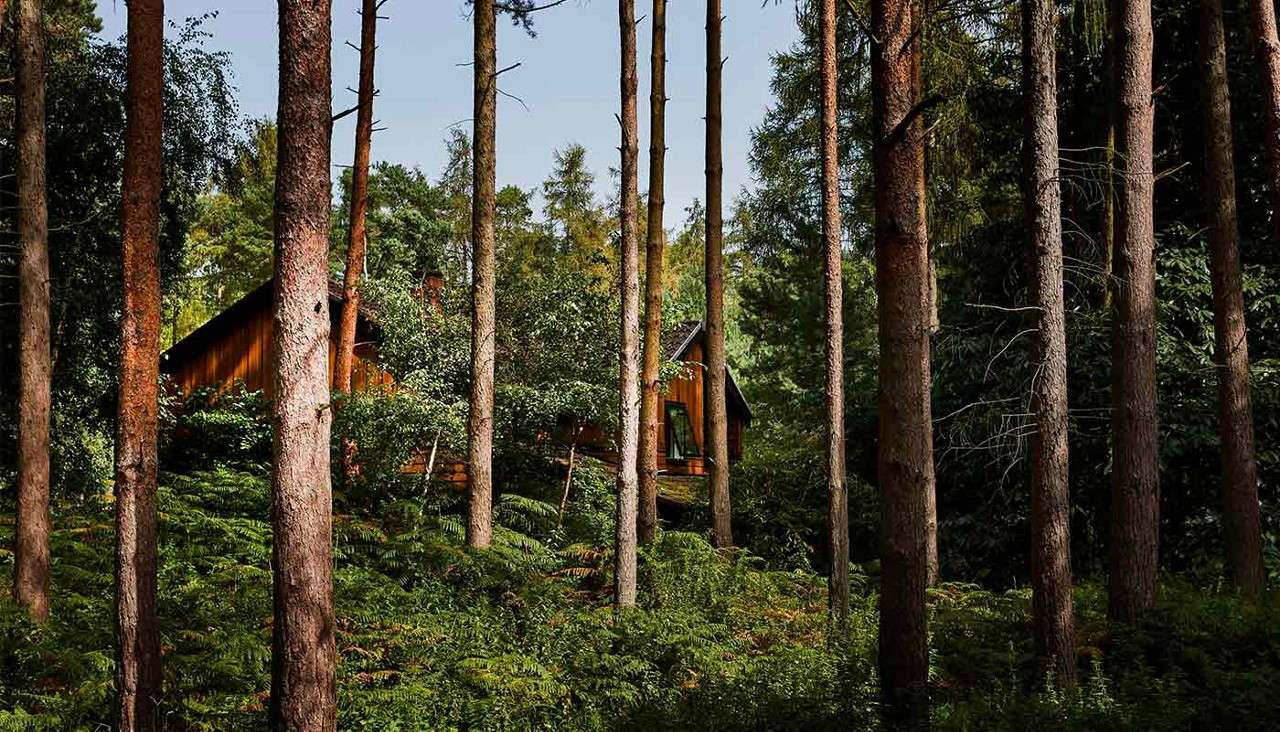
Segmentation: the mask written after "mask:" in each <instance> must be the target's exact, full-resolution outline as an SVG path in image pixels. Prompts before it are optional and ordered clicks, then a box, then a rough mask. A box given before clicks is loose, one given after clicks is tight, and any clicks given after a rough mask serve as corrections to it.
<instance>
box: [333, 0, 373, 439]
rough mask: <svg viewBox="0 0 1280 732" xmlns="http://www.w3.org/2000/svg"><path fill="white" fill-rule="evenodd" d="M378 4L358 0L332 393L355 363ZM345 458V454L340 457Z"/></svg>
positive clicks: (343, 385)
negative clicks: (347, 214)
mask: <svg viewBox="0 0 1280 732" xmlns="http://www.w3.org/2000/svg"><path fill="white" fill-rule="evenodd" d="M377 35H378V2H377V0H362V3H361V6H360V88H359V90H358V91H357V101H356V154H355V161H354V163H353V164H352V166H351V219H350V235H349V238H348V239H347V269H346V274H345V275H344V276H343V278H342V318H341V320H339V324H338V349H337V351H338V352H337V355H336V357H335V359H334V361H335V364H334V371H335V372H336V373H335V374H334V387H335V390H336V391H338V392H340V393H343V394H346V393H347V392H350V391H351V367H352V364H353V363H354V361H355V348H356V319H357V314H358V313H359V312H360V277H361V275H362V274H363V273H364V257H365V245H366V244H367V236H366V233H365V212H366V210H367V209H368V207H369V147H370V143H371V141H372V139H373V91H374V90H373V62H374V55H375V53H376V51H377ZM343 454H344V455H345V454H346V453H345V452H344V453H343Z"/></svg>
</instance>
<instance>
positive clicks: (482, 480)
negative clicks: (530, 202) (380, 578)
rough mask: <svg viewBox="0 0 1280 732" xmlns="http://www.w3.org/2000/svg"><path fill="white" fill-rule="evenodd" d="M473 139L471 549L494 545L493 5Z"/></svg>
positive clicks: (481, 17) (480, 16) (482, 27)
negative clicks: (491, 543) (492, 542)
mask: <svg viewBox="0 0 1280 732" xmlns="http://www.w3.org/2000/svg"><path fill="white" fill-rule="evenodd" d="M472 15H473V20H474V22H475V38H474V52H475V53H474V65H473V67H472V68H473V70H474V75H475V76H474V88H473V95H474V98H473V104H474V114H473V117H474V119H475V122H474V134H473V139H472V141H471V145H472V153H471V156H472V176H473V177H472V188H471V252H472V254H471V292H472V311H471V411H470V416H469V419H468V422H467V456H468V457H467V459H468V464H467V477H468V486H469V487H468V509H467V545H468V546H471V547H476V548H484V547H487V546H489V543H490V542H491V541H492V540H493V357H494V307H495V306H494V298H495V290H494V237H495V233H494V220H495V218H496V217H497V193H496V186H497V183H496V179H497V174H496V167H497V158H496V151H495V150H496V145H497V142H496V130H497V115H498V112H497V107H498V77H497V71H498V70H497V66H498V62H497V53H498V52H497V43H498V41H497V25H496V24H497V19H496V17H495V14H494V7H493V4H492V3H486V2H478V3H476V4H475V6H474V9H473V10H472Z"/></svg>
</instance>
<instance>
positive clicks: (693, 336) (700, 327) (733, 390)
mask: <svg viewBox="0 0 1280 732" xmlns="http://www.w3.org/2000/svg"><path fill="white" fill-rule="evenodd" d="M697 323H698V324H697V326H696V327H694V328H693V329H692V330H690V331H689V334H688V335H686V336H685V337H684V340H682V341H681V342H680V345H679V346H677V347H676V349H675V350H674V351H672V352H671V353H670V354H668V355H667V360H669V361H678V360H680V357H681V356H683V355H684V353H685V351H687V350H689V346H691V345H693V342H694V341H695V340H697V338H698V336H699V335H700V334H702V333H703V332H705V331H706V329H707V321H705V320H699V321H697ZM724 372H725V387H726V393H725V396H726V397H727V398H729V399H733V398H736V399H737V401H738V404H739V406H741V407H742V411H744V412H746V415H747V421H748V422H750V421H751V420H752V419H753V418H754V415H753V414H752V412H751V404H750V403H749V402H748V401H747V397H746V395H745V394H743V393H742V388H741V387H739V386H738V382H737V380H736V379H734V378H733V369H731V368H729V366H728V364H725V367H724Z"/></svg>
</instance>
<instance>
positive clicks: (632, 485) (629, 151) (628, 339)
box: [614, 0, 640, 608]
mask: <svg viewBox="0 0 1280 732" xmlns="http://www.w3.org/2000/svg"><path fill="white" fill-rule="evenodd" d="M618 23H619V26H620V31H621V41H622V42H621V44H620V46H621V48H622V59H621V60H622V72H621V74H620V78H621V91H622V114H621V115H620V116H619V119H620V120H622V148H621V149H622V201H621V204H622V211H621V216H620V217H619V218H620V219H621V226H622V232H621V238H622V271H621V273H620V279H621V280H622V339H621V344H622V345H621V352H620V353H619V368H620V370H621V374H620V378H619V387H620V389H619V390H620V399H619V401H620V404H619V407H620V409H619V439H618V505H617V520H616V521H615V523H616V528H617V544H616V546H615V547H614V549H615V561H616V562H617V566H616V567H615V568H614V603H615V604H616V605H617V606H618V607H620V608H621V607H631V606H633V605H635V604H636V447H637V442H638V439H639V431H640V354H639V349H638V344H637V341H638V340H639V335H640V319H639V311H640V258H639V252H638V251H637V249H638V247H639V243H638V241H637V239H638V237H637V233H636V230H637V228H638V227H637V224H638V223H639V221H638V219H639V217H640V194H639V190H638V188H639V184H638V183H637V172H636V169H637V167H638V163H639V159H640V144H639V142H638V141H637V136H638V135H637V132H636V9H635V0H618Z"/></svg>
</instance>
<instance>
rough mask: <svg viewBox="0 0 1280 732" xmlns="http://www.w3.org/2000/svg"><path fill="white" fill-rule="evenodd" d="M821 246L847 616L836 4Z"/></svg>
mask: <svg viewBox="0 0 1280 732" xmlns="http://www.w3.org/2000/svg"><path fill="white" fill-rule="evenodd" d="M821 36H822V69H821V71H822V130H821V145H822V244H823V252H824V255H825V256H824V259H823V273H822V280H823V295H824V297H825V302H826V312H825V316H826V357H827V363H826V367H827V394H826V396H827V536H828V545H829V548H830V552H831V554H830V557H829V558H830V561H831V574H830V576H829V577H828V579H827V605H828V610H830V612H831V614H832V615H833V616H835V617H837V618H841V619H843V618H846V617H848V615H849V494H848V490H847V488H846V486H845V465H844V304H843V303H844V290H843V287H844V285H843V276H842V275H843V271H842V266H843V264H844V256H843V250H842V248H841V236H840V158H839V141H838V133H839V130H838V127H837V125H836V114H837V109H838V104H839V101H838V98H837V94H836V89H837V88H838V87H837V80H838V75H839V57H838V56H837V54H836V0H822V17H821Z"/></svg>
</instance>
